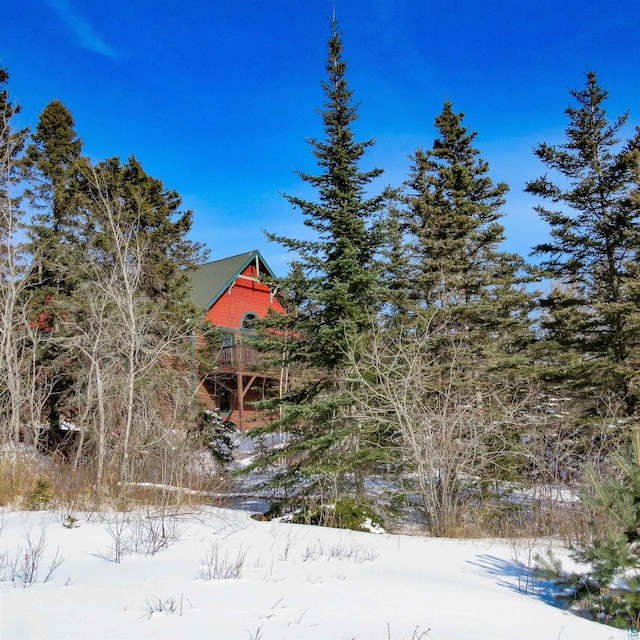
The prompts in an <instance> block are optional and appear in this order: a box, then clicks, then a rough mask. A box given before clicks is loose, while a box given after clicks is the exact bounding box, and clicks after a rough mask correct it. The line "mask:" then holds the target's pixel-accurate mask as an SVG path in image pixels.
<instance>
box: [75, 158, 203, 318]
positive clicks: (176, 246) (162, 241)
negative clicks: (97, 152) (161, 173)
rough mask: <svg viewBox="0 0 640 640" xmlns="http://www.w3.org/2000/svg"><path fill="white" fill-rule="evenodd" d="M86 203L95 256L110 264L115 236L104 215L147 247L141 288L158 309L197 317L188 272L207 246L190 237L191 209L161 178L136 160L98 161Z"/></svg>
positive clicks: (89, 247)
mask: <svg viewBox="0 0 640 640" xmlns="http://www.w3.org/2000/svg"><path fill="white" fill-rule="evenodd" d="M82 188H83V191H84V195H83V197H84V199H85V200H86V201H87V203H88V205H87V206H88V210H89V213H88V217H87V223H88V224H87V228H86V229H85V230H84V232H83V235H84V236H85V242H86V246H85V248H84V251H85V252H86V251H90V252H91V254H92V257H93V258H94V259H96V260H98V261H100V262H102V263H106V264H108V263H109V262H110V261H112V260H113V256H112V255H111V246H110V243H111V242H112V233H111V230H110V229H109V228H108V226H109V221H108V218H107V217H105V212H111V213H112V214H113V215H114V216H115V218H116V219H117V222H118V224H119V225H120V227H121V228H122V229H126V230H127V233H128V234H130V235H131V236H132V237H135V238H136V239H137V242H138V243H140V246H143V247H144V256H143V258H144V260H143V265H142V282H141V287H140V290H141V292H142V293H143V294H144V296H145V297H147V299H148V300H150V301H153V303H154V305H155V306H156V308H162V309H164V310H165V311H166V312H167V313H170V314H175V315H176V317H180V318H182V320H184V319H186V318H193V317H194V313H195V311H194V309H193V308H192V307H191V305H190V302H188V301H189V299H190V289H189V287H190V277H189V270H190V269H193V268H194V267H195V266H196V265H197V264H199V263H200V262H202V260H203V259H204V257H205V252H204V245H203V244H201V243H198V242H193V241H191V240H188V239H187V237H186V236H187V234H188V233H189V231H190V230H191V226H192V223H193V211H191V210H181V205H182V198H181V196H180V194H179V193H178V192H177V191H174V190H172V189H167V188H166V187H165V186H164V184H163V183H162V181H161V180H159V179H158V178H153V177H151V176H150V175H149V174H147V173H146V171H145V170H144V168H143V167H142V165H141V164H140V162H139V161H138V160H137V159H136V158H135V157H133V156H132V157H130V158H129V160H128V161H127V162H126V163H124V164H122V163H121V162H120V160H119V159H118V158H110V159H108V160H104V161H102V162H100V163H98V164H97V165H96V167H95V169H92V170H90V172H89V173H88V174H87V175H85V177H84V179H83V186H82Z"/></svg>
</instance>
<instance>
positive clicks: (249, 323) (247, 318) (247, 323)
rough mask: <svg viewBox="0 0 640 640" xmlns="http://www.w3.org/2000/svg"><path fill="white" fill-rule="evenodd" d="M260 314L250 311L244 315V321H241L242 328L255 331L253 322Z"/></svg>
mask: <svg viewBox="0 0 640 640" xmlns="http://www.w3.org/2000/svg"><path fill="white" fill-rule="evenodd" d="M257 317H258V316H257V315H256V314H255V313H253V312H251V311H249V312H248V313H245V314H244V316H242V322H241V323H240V328H241V329H242V330H243V331H253V323H254V321H255V319H256V318H257Z"/></svg>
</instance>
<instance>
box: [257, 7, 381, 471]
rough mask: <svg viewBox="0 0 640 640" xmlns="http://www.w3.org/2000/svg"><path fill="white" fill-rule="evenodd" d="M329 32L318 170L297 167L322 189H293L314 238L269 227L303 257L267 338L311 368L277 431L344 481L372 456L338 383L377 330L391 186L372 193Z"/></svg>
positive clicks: (353, 109)
mask: <svg viewBox="0 0 640 640" xmlns="http://www.w3.org/2000/svg"><path fill="white" fill-rule="evenodd" d="M331 30H332V32H331V37H330V39H329V41H328V59H327V65H326V70H327V80H326V81H324V82H323V83H322V86H323V88H324V92H325V95H326V102H325V105H324V108H323V109H322V110H320V115H321V116H322V120H323V124H324V138H323V139H322V140H317V139H311V140H310V143H311V145H312V147H313V155H314V156H315V157H316V160H317V164H318V167H319V169H320V172H319V173H317V174H311V173H305V172H299V175H300V177H301V178H302V180H303V181H304V182H306V183H307V184H309V185H311V186H312V187H313V188H315V189H316V190H317V199H316V200H315V201H310V200H305V199H302V198H299V197H295V196H291V195H287V196H286V198H287V200H288V201H289V202H290V203H291V204H292V205H293V206H294V207H295V208H297V209H299V210H300V211H301V212H302V214H303V216H304V223H305V225H307V226H308V227H309V228H310V229H312V230H313V231H314V232H315V238H314V239H311V240H298V239H294V238H288V237H282V236H279V235H277V234H268V236H269V238H270V239H271V240H275V241H277V242H279V243H281V244H282V245H283V246H285V247H287V248H288V249H289V250H290V251H293V252H294V253H295V255H296V259H295V268H294V269H293V270H292V273H291V276H290V277H289V278H287V279H284V280H283V281H281V282H280V283H278V284H279V285H280V288H281V290H283V289H288V291H289V294H288V295H289V297H290V299H291V300H293V301H295V303H296V305H295V309H294V310H292V313H290V314H289V315H288V316H287V317H285V318H277V317H272V318H270V319H269V321H268V322H267V326H268V328H269V329H270V333H268V334H267V335H268V338H269V340H268V341H269V342H270V343H271V349H272V351H273V352H274V353H275V354H277V355H278V357H281V356H282V353H284V354H285V366H293V365H295V366H297V367H298V368H300V367H303V368H304V370H305V372H306V373H305V374H303V375H302V376H300V377H299V379H298V384H297V385H295V386H294V387H293V388H292V390H291V391H290V393H289V394H288V396H287V397H286V398H284V399H283V400H282V402H281V403H280V406H279V409H280V414H281V416H282V419H281V420H279V421H277V422H276V423H275V424H274V425H272V428H275V427H276V426H280V427H283V428H285V429H287V430H289V431H290V439H289V443H288V448H287V451H288V452H290V453H298V454H300V455H299V457H298V460H299V464H298V466H297V470H299V471H303V472H304V473H305V474H313V473H315V472H319V473H329V474H337V475H338V476H340V477H341V478H342V477H345V476H346V475H347V474H350V473H351V472H353V471H354V469H355V468H356V467H357V466H358V465H359V464H360V462H362V460H363V459H364V458H366V454H365V453H364V452H363V450H362V449H361V447H360V444H359V438H358V436H357V434H356V433H355V431H356V430H357V425H355V424H354V421H353V420H350V418H349V409H348V407H346V406H345V405H344V402H345V401H344V398H343V397H342V395H341V393H340V386H341V384H342V381H343V380H344V366H345V363H346V360H347V358H346V349H345V347H346V343H347V342H348V341H350V340H353V339H354V338H355V336H358V335H359V334H361V333H362V332H364V331H367V330H368V329H369V328H370V327H371V322H372V318H373V315H374V313H375V312H376V311H377V310H378V308H379V306H378V305H379V295H378V293H377V288H378V284H377V278H378V271H377V268H376V267H377V253H378V251H379V249H380V246H381V234H380V228H379V225H378V219H379V217H380V216H381V213H382V211H383V208H384V206H385V202H386V200H387V198H388V192H387V191H384V192H383V193H381V194H380V195H375V196H371V195H369V193H370V184H371V183H372V181H373V180H374V179H375V178H377V177H378V176H380V175H381V173H382V171H381V170H380V169H372V170H369V171H363V170H361V169H360V163H361V161H362V159H363V157H364V154H365V152H366V150H367V149H368V148H369V147H370V146H371V145H372V144H373V140H368V141H365V142H359V141H357V140H356V137H355V134H354V131H353V124H354V122H355V120H356V119H357V117H358V115H357V105H356V104H355V103H354V102H353V99H352V91H351V90H350V89H349V86H348V82H347V78H346V71H347V63H346V62H345V61H344V59H343V57H342V53H343V48H342V37H341V33H340V31H339V29H338V24H337V22H336V20H335V19H334V20H333V22H332V25H331ZM285 329H286V331H285ZM285 340H286V341H287V342H286V344H282V342H284V341H285ZM274 342H279V343H280V344H278V345H277V346H276V345H275V344H274ZM316 477H317V476H316Z"/></svg>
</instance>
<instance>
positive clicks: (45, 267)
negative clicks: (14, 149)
mask: <svg viewBox="0 0 640 640" xmlns="http://www.w3.org/2000/svg"><path fill="white" fill-rule="evenodd" d="M81 158H82V141H81V140H80V138H79V137H78V135H77V133H76V131H75V122H74V119H73V116H72V114H71V112H70V111H69V109H67V107H66V106H65V105H64V104H62V102H60V100H53V101H52V102H50V103H49V104H48V105H47V106H46V107H45V108H44V110H43V111H42V113H41V114H40V117H39V119H38V124H37V127H36V132H35V134H34V135H33V139H32V143H31V144H30V145H29V146H28V148H27V157H26V164H27V165H28V167H29V169H30V170H31V175H32V181H33V184H34V186H33V188H32V189H31V190H30V196H31V204H32V206H33V207H34V208H35V209H36V210H38V211H39V213H38V214H37V215H35V216H34V219H33V221H32V223H31V225H30V229H29V236H30V239H31V245H32V252H33V253H34V254H36V255H38V263H39V272H40V293H41V295H40V298H42V299H43V300H44V299H47V302H49V301H50V300H52V299H53V300H55V302H56V303H57V304H62V302H63V298H64V296H66V295H69V294H70V293H71V290H72V288H73V282H74V268H73V267H74V264H73V263H74V260H77V259H78V255H77V248H78V240H79V235H80V228H81V226H82V221H81V220H80V219H79V218H80V215H81V203H80V200H81V198H80V190H79V185H78V179H79V176H80V165H79V163H80V160H81ZM40 310H41V309H38V311H40Z"/></svg>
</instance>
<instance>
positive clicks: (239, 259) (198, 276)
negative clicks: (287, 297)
mask: <svg viewBox="0 0 640 640" xmlns="http://www.w3.org/2000/svg"><path fill="white" fill-rule="evenodd" d="M256 257H257V258H258V260H259V261H260V273H261V274H262V273H267V274H268V275H270V276H274V273H273V271H271V268H270V267H269V265H268V264H267V263H266V262H265V260H264V258H263V257H262V255H261V254H260V252H259V251H258V250H257V249H254V250H253V251H247V252H246V253H240V254H238V255H237V256H231V257H230V258H223V259H222V260H214V261H213V262H207V263H206V264H202V265H200V266H199V267H197V268H196V270H195V271H193V273H192V274H191V300H192V301H193V303H194V304H195V305H197V306H198V307H201V308H203V309H205V310H209V309H210V308H211V307H212V306H213V305H214V303H215V302H216V300H217V299H218V298H219V297H220V296H221V295H222V294H223V293H224V292H225V291H226V290H227V289H228V288H229V287H230V286H231V285H232V284H233V283H234V281H235V280H236V278H237V277H238V276H239V275H240V274H241V273H242V272H243V271H244V270H245V269H246V267H247V265H249V264H250V263H251V262H253V261H254V260H255V259H256Z"/></svg>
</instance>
